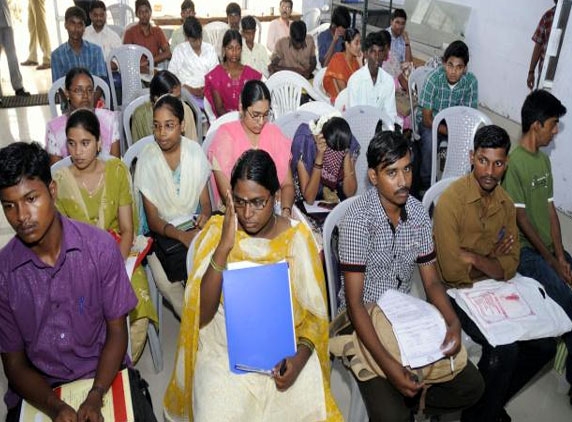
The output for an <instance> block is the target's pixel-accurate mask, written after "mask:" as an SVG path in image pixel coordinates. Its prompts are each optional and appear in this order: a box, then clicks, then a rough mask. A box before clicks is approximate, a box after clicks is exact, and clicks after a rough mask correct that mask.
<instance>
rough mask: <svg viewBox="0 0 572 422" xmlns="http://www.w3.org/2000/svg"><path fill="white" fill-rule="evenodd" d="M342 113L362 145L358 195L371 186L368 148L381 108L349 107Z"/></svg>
mask: <svg viewBox="0 0 572 422" xmlns="http://www.w3.org/2000/svg"><path fill="white" fill-rule="evenodd" d="M342 115H343V117H344V119H346V121H347V122H348V124H349V125H350V129H351V130H352V134H353V135H354V136H355V138H356V139H357V141H358V143H359V145H360V153H359V156H358V159H357V161H356V164H355V172H356V180H357V184H358V185H357V192H356V195H357V194H360V193H363V192H364V191H366V190H367V189H368V188H369V187H370V186H371V183H370V181H369V178H368V177H367V169H368V167H367V148H368V146H369V143H370V141H371V139H372V138H373V135H375V128H376V126H377V122H378V121H379V109H378V108H376V107H373V106H355V107H350V108H349V109H347V110H346V111H345V112H344V113H342Z"/></svg>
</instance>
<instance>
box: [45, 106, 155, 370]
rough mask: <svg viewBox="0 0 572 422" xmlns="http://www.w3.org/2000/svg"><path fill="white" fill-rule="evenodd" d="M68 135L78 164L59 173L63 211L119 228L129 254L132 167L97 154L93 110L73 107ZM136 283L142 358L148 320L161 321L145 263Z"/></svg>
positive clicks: (135, 326)
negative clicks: (150, 290) (75, 109)
mask: <svg viewBox="0 0 572 422" xmlns="http://www.w3.org/2000/svg"><path fill="white" fill-rule="evenodd" d="M66 137H67V147H68V152H69V155H70V156H71V158H72V162H73V164H72V165H71V166H69V167H64V168H62V169H60V170H58V172H57V173H56V174H55V175H54V180H55V181H56V183H57V185H58V195H57V199H56V206H57V208H58V210H59V211H60V212H61V213H62V214H64V215H66V216H68V217H69V218H73V219H74V220H78V221H83V222H85V223H88V224H92V225H94V226H97V227H99V228H101V229H103V230H107V231H113V232H115V233H116V234H117V235H119V236H120V237H121V240H120V243H119V248H120V249H121V254H122V255H123V257H124V258H127V257H128V256H129V252H130V250H131V245H132V243H133V234H134V230H135V228H136V227H138V224H137V215H136V212H135V211H134V207H133V206H132V204H133V197H132V193H131V186H130V185H131V183H130V176H129V170H128V169H127V167H126V166H125V165H124V164H123V163H122V162H121V160H119V159H117V158H109V159H108V160H102V159H101V158H98V154H99V152H100V151H101V141H100V130H99V121H98V119H97V117H96V115H95V114H94V113H93V112H92V111H90V110H87V109H81V110H77V111H74V112H73V113H72V114H71V115H70V117H69V119H68V121H67V125H66ZM131 285H132V286H133V290H134V291H135V294H136V295H137V299H138V300H139V301H138V304H137V307H136V308H135V309H134V310H133V311H131V313H130V314H129V322H130V324H131V326H130V334H131V353H132V359H133V362H137V360H138V359H139V357H140V356H141V353H142V352H143V349H144V347H145V341H146V339H147V327H148V325H149V321H152V322H155V323H156V322H157V321H158V318H157V313H156V311H155V308H154V306H153V303H152V302H151V298H150V296H149V287H148V284H147V277H146V276H145V272H144V271H143V268H142V267H141V266H138V267H137V268H136V269H135V272H134V273H133V276H132V277H131Z"/></svg>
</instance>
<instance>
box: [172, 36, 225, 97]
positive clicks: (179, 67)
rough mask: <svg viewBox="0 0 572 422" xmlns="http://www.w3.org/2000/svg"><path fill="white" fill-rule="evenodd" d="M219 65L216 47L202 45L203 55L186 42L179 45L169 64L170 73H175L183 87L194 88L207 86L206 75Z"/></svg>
mask: <svg viewBox="0 0 572 422" xmlns="http://www.w3.org/2000/svg"><path fill="white" fill-rule="evenodd" d="M217 65H218V57H217V55H216V52H215V49H214V47H213V46H212V45H211V44H209V43H206V42H203V43H201V55H200V56H197V53H195V51H194V50H193V48H192V47H191V44H190V43H188V42H184V43H182V44H179V45H178V46H177V48H175V51H173V56H172V57H171V61H170V62H169V72H173V73H174V74H175V75H177V77H178V78H179V79H180V80H181V83H182V84H183V85H189V86H190V87H192V88H200V87H203V86H205V75H206V74H207V73H209V72H210V71H211V70H213V69H214V68H215V67H216V66H217Z"/></svg>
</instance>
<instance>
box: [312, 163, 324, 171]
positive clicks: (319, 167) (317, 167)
mask: <svg viewBox="0 0 572 422" xmlns="http://www.w3.org/2000/svg"><path fill="white" fill-rule="evenodd" d="M314 168H315V169H318V170H322V169H323V168H324V164H323V163H322V164H318V163H314Z"/></svg>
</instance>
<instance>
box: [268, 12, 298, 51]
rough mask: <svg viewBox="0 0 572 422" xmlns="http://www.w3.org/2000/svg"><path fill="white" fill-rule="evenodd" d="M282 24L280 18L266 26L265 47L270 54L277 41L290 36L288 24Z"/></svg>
mask: <svg viewBox="0 0 572 422" xmlns="http://www.w3.org/2000/svg"><path fill="white" fill-rule="evenodd" d="M291 22H292V21H288V22H286V23H285V22H284V21H283V20H282V19H281V18H278V19H274V20H273V21H272V22H270V25H269V26H268V35H267V36H266V47H268V50H269V51H270V52H273V51H274V47H275V46H276V43H277V42H278V40H280V39H281V38H284V37H289V36H290V23H291Z"/></svg>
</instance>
